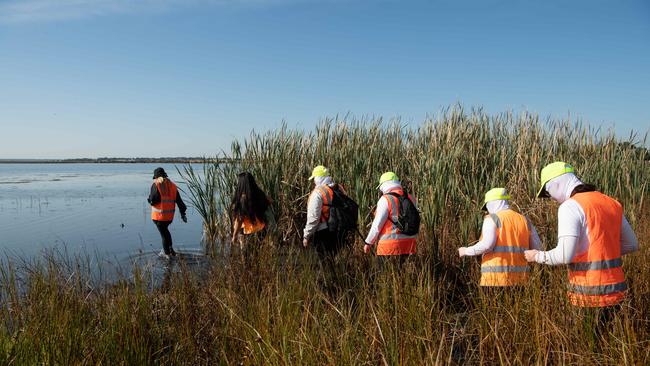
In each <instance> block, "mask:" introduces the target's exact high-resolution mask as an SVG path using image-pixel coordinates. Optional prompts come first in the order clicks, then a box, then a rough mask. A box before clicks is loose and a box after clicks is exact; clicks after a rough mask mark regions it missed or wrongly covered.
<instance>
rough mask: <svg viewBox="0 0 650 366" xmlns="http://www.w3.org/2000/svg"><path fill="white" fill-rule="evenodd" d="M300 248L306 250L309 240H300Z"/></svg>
mask: <svg viewBox="0 0 650 366" xmlns="http://www.w3.org/2000/svg"><path fill="white" fill-rule="evenodd" d="M302 246H303V247H305V248H307V247H308V246H309V239H307V238H304V239H302Z"/></svg>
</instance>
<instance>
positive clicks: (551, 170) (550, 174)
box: [536, 161, 575, 198]
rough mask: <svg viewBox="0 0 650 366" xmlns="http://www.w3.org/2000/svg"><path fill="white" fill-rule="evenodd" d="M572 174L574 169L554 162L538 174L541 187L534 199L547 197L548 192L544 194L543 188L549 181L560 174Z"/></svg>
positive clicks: (560, 162) (562, 163)
mask: <svg viewBox="0 0 650 366" xmlns="http://www.w3.org/2000/svg"><path fill="white" fill-rule="evenodd" d="M573 172H575V169H573V167H572V166H571V165H569V164H567V163H565V162H563V161H556V162H554V163H551V164H548V165H547V166H545V167H544V169H542V173H541V174H540V183H541V185H540V187H539V190H538V191H537V195H536V197H538V198H539V197H548V192H546V189H544V187H545V186H546V183H548V181H549V180H551V179H553V178H557V177H559V176H560V175H562V174H566V173H573Z"/></svg>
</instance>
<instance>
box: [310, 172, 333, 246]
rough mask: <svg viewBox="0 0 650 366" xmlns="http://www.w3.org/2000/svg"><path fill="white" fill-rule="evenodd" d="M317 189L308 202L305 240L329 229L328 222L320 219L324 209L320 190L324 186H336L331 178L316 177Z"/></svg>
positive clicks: (312, 192) (313, 191)
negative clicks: (317, 232)
mask: <svg viewBox="0 0 650 366" xmlns="http://www.w3.org/2000/svg"><path fill="white" fill-rule="evenodd" d="M315 183H316V187H315V188H314V190H312V191H311V194H310V195H309V200H308V201H307V223H306V224H305V229H304V230H303V238H304V239H311V237H312V236H314V233H315V232H316V231H319V230H322V229H325V228H327V222H320V217H321V214H322V209H323V197H322V196H321V194H320V193H319V189H318V188H320V187H321V186H323V185H328V186H329V187H332V186H334V185H335V184H334V183H333V181H332V179H331V178H330V177H316V178H315Z"/></svg>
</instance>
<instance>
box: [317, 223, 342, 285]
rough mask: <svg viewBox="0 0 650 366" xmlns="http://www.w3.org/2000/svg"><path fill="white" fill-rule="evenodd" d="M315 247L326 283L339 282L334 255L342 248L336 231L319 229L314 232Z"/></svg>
mask: <svg viewBox="0 0 650 366" xmlns="http://www.w3.org/2000/svg"><path fill="white" fill-rule="evenodd" d="M314 247H315V248H316V253H317V254H318V261H319V264H320V267H321V271H322V274H323V277H324V281H325V283H326V284H329V285H331V282H334V283H337V282H338V278H337V275H336V268H335V266H334V257H336V254H337V253H338V252H339V250H340V249H341V245H340V240H339V238H338V236H337V235H336V233H335V232H331V231H329V230H327V229H324V230H320V231H317V232H316V233H315V234H314Z"/></svg>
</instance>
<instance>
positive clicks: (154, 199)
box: [147, 183, 187, 216]
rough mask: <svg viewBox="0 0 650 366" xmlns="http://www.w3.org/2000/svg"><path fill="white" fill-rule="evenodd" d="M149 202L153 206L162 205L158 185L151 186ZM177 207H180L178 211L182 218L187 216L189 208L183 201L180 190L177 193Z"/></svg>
mask: <svg viewBox="0 0 650 366" xmlns="http://www.w3.org/2000/svg"><path fill="white" fill-rule="evenodd" d="M147 201H148V202H149V204H150V205H152V206H153V205H155V204H158V203H160V192H158V188H157V187H156V183H153V184H152V185H151V191H150V192H149V198H147ZM176 205H177V206H178V210H179V211H180V212H181V216H185V211H187V206H185V202H183V199H182V198H181V192H179V191H178V190H177V191H176Z"/></svg>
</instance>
